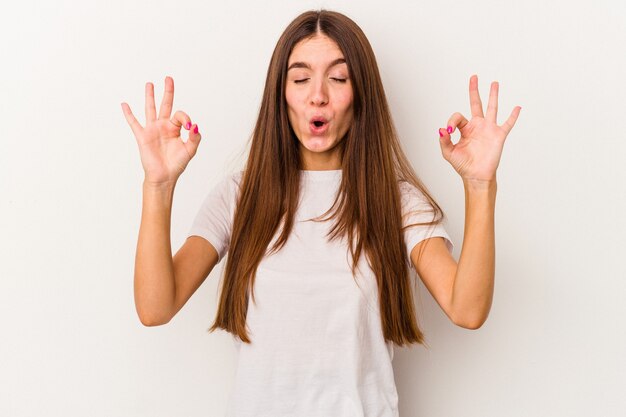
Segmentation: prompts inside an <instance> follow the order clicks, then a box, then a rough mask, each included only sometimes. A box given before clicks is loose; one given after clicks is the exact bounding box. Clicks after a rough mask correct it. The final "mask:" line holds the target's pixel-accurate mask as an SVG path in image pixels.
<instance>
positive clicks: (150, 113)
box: [146, 82, 156, 124]
mask: <svg viewBox="0 0 626 417" xmlns="http://www.w3.org/2000/svg"><path fill="white" fill-rule="evenodd" d="M153 120H156V107H155V106H154V84H152V83H151V82H147V83H146V124H148V122H151V121H153Z"/></svg>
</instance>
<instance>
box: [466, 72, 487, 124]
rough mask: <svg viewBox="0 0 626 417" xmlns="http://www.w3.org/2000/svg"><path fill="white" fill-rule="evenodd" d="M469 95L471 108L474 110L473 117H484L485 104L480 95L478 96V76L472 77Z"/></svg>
mask: <svg viewBox="0 0 626 417" xmlns="http://www.w3.org/2000/svg"><path fill="white" fill-rule="evenodd" d="M469 95H470V108H471V110H472V117H474V116H479V117H484V116H483V103H482V101H480V94H478V76H477V75H472V76H471V77H470V83H469Z"/></svg>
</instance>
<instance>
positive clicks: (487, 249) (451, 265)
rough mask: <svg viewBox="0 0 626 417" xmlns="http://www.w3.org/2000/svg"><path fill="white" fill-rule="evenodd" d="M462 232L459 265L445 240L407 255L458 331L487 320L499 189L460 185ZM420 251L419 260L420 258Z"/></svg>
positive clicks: (488, 184) (493, 184)
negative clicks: (463, 212) (463, 223)
mask: <svg viewBox="0 0 626 417" xmlns="http://www.w3.org/2000/svg"><path fill="white" fill-rule="evenodd" d="M463 184H464V186H465V230H464V234H463V246H462V247H461V255H460V257H459V262H458V264H457V262H456V261H455V260H454V258H453V257H452V256H451V255H450V253H449V251H448V248H447V247H446V245H445V243H444V241H443V238H430V239H427V240H428V241H427V240H424V241H422V242H420V243H418V244H417V245H415V248H414V249H413V251H412V252H411V261H412V263H413V266H414V267H415V270H416V271H417V273H418V275H419V276H420V278H421V280H422V282H424V285H425V286H426V288H427V289H428V291H429V292H430V293H431V295H432V296H433V298H434V299H435V300H436V301H437V303H438V304H439V306H440V307H441V309H442V310H443V311H444V312H445V313H446V315H447V316H448V317H449V318H450V320H451V321H452V322H453V323H455V324H456V325H457V326H460V327H464V328H466V329H478V328H479V327H480V326H482V325H483V323H484V322H485V321H486V320H487V316H488V315H489V310H490V309H491V302H492V300H493V290H494V278H495V238H494V212H495V202H496V189H497V184H496V181H495V179H494V180H493V181H488V182H473V181H464V182H463ZM420 250H422V251H423V253H422V256H421V257H419V259H418V254H419V252H420Z"/></svg>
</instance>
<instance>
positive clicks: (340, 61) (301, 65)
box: [287, 58, 346, 71]
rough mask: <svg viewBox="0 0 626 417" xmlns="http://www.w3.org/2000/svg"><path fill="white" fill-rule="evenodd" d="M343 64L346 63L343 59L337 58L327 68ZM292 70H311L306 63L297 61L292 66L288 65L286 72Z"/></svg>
mask: <svg viewBox="0 0 626 417" xmlns="http://www.w3.org/2000/svg"><path fill="white" fill-rule="evenodd" d="M345 63H346V60H345V58H337V59H335V60H334V61H333V62H331V63H330V65H329V66H328V68H330V67H334V66H335V65H339V64H345ZM292 68H307V69H311V66H310V65H309V64H307V63H306V62H300V61H297V62H294V63H293V64H291V65H289V68H287V71H289V70H290V69H292Z"/></svg>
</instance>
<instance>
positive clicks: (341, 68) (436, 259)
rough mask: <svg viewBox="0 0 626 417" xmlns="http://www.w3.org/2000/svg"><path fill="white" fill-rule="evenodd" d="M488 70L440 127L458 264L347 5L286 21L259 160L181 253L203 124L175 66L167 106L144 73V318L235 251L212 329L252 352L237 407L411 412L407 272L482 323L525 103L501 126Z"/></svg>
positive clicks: (458, 318)
mask: <svg viewBox="0 0 626 417" xmlns="http://www.w3.org/2000/svg"><path fill="white" fill-rule="evenodd" d="M477 82H478V81H477V77H476V76H472V77H471V78H470V83H469V93H470V104H471V112H472V118H471V120H470V121H468V120H467V119H466V118H465V117H464V116H463V115H462V114H460V113H454V114H453V115H452V116H451V117H450V119H449V120H448V123H447V128H446V129H443V128H442V129H439V136H440V145H441V150H442V154H443V157H444V158H445V159H446V160H447V161H448V162H449V163H450V164H451V165H452V166H453V168H454V169H455V170H456V172H457V173H458V174H459V175H460V176H461V178H462V180H463V184H464V186H465V203H466V215H465V231H464V237H463V246H462V250H461V255H460V258H459V261H458V263H457V262H456V261H455V259H454V258H453V257H452V255H451V252H452V243H451V241H450V239H449V237H448V234H447V233H446V231H445V229H444V228H443V226H442V220H443V212H442V210H441V208H440V207H439V206H438V205H437V203H436V202H435V201H434V199H433V198H432V197H431V196H430V195H429V193H428V192H427V190H426V187H425V186H424V185H423V184H422V183H421V182H420V181H419V179H418V178H417V176H416V175H415V173H414V171H413V169H412V167H411V165H410V163H409V161H408V160H407V158H406V157H405V155H404V153H403V151H402V147H401V145H400V142H399V140H398V138H397V136H396V133H395V130H394V127H393V124H392V121H391V117H390V114H389V108H388V105H387V101H386V98H385V93H384V90H383V86H382V83H381V79H380V75H379V72H378V68H377V64H376V61H375V57H374V53H373V52H372V49H371V46H370V44H369V42H368V41H367V38H366V37H365V35H364V34H363V32H362V31H361V29H360V28H359V27H358V26H357V25H356V24H355V23H354V22H353V21H352V20H350V19H349V18H347V17H346V16H344V15H342V14H339V13H335V12H330V11H318V12H313V11H312V12H307V13H303V14H302V15H300V16H298V17H297V18H296V19H295V20H294V21H293V22H292V23H291V24H290V25H289V26H288V27H287V29H286V30H285V31H284V33H283V34H282V36H281V37H280V39H279V41H278V44H277V45H276V48H275V50H274V53H273V55H272V58H271V62H270V65H269V69H268V73H267V79H266V84H265V91H264V94H263V99H262V104H261V109H260V113H259V117H258V121H257V123H256V126H255V129H254V133H253V137H252V140H251V147H250V152H249V155H248V159H247V163H246V165H245V168H244V170H243V171H241V172H237V173H234V174H232V175H227V176H226V177H225V178H224V179H223V181H221V182H220V183H218V184H217V185H216V186H215V187H214V188H213V190H212V191H211V192H210V193H209V194H208V196H207V198H206V199H205V201H204V203H203V205H202V207H201V208H200V211H199V212H198V215H197V217H196V218H195V220H194V222H193V225H192V227H191V230H190V232H189V237H188V238H187V240H186V242H185V243H184V245H183V246H182V247H181V248H180V250H179V251H178V252H177V253H176V255H175V256H174V257H173V258H172V255H171V245H170V216H171V206H172V198H173V193H174V188H175V185H176V182H177V180H178V178H179V177H180V175H181V174H182V172H183V171H184V169H185V167H186V166H187V164H188V163H189V161H190V160H191V158H193V156H194V155H195V154H196V151H197V149H198V145H199V143H200V137H201V135H200V132H199V130H198V126H197V124H194V123H192V120H191V118H190V116H189V115H187V114H186V113H184V112H182V111H177V112H176V113H175V114H174V115H173V116H171V111H172V103H173V95H174V84H173V80H172V79H171V78H169V77H166V79H165V94H164V97H163V101H162V103H161V107H160V111H159V114H158V116H157V114H156V109H155V103H154V87H153V85H152V84H151V83H147V84H146V126H145V127H143V126H141V125H140V124H139V123H138V122H137V120H136V119H135V117H134V116H133V114H132V112H131V110H130V108H129V107H128V105H127V104H126V103H122V108H123V111H124V114H125V117H126V120H127V121H128V123H129V125H130V127H131V129H132V131H133V133H134V135H135V137H136V139H137V143H138V145H139V150H140V155H141V161H142V165H143V168H144V171H145V180H144V184H143V211H142V219H141V228H140V231H139V241H138V245H137V255H136V264H135V302H136V306H137V312H138V315H139V317H140V319H141V322H142V323H143V324H145V325H147V326H153V325H160V324H164V323H167V322H169V321H170V320H171V319H172V317H174V315H175V314H176V313H177V312H178V311H179V310H180V309H181V308H182V306H183V305H184V304H185V303H186V302H187V300H188V299H189V298H190V297H191V295H192V294H193V293H194V292H195V291H196V289H197V288H198V287H199V286H200V285H201V284H202V282H203V281H204V280H205V278H206V277H207V276H208V275H209V273H210V272H211V270H212V269H213V267H214V266H215V265H216V264H217V263H218V262H219V261H220V260H221V259H223V258H224V256H225V255H226V253H227V252H228V254H229V255H228V258H227V260H226V265H225V268H224V276H223V281H222V282H221V291H220V302H219V308H218V312H217V315H216V318H215V322H214V324H213V326H212V327H211V329H210V331H213V330H215V329H217V328H220V329H224V330H226V331H228V332H230V333H231V334H232V335H233V338H234V340H235V342H236V346H237V348H238V352H239V362H238V363H239V365H238V368H237V375H236V380H235V386H234V390H233V394H232V396H231V399H230V415H233V416H273V417H277V416H313V415H315V416H334V417H341V416H346V417H348V416H350V417H352V416H397V415H398V410H397V403H398V398H397V392H396V386H395V383H394V377H393V368H392V365H391V361H392V359H393V345H394V344H396V345H398V346H404V345H405V344H412V343H424V340H423V335H422V332H421V331H420V329H419V327H418V325H417V321H416V314H415V310H414V304H413V292H412V282H411V279H410V273H409V272H410V268H411V267H412V268H414V269H415V270H416V272H417V274H418V275H419V277H420V278H421V279H422V281H423V282H424V284H425V285H426V287H427V288H428V290H429V291H430V293H431V294H432V295H433V297H434V298H435V300H436V301H437V303H438V304H439V305H440V306H441V308H442V309H443V311H444V312H445V314H446V315H447V316H448V317H449V318H450V320H451V321H452V322H453V323H455V324H456V325H458V326H462V327H464V328H469V329H477V328H479V327H480V326H481V325H482V323H483V322H484V321H485V320H486V318H487V315H488V313H489V309H490V306H491V301H492V295H493V283H494V269H495V267H494V252H495V247H494V208H495V196H496V169H497V167H498V163H499V160H500V155H501V152H502V148H503V145H504V141H505V138H506V136H507V134H508V133H509V132H510V130H511V129H512V128H513V125H514V123H515V121H516V119H517V117H518V115H519V111H520V109H521V108H520V107H516V108H515V109H514V110H513V112H512V113H511V115H510V117H509V118H508V120H507V121H506V122H505V123H504V124H503V125H500V126H498V125H497V123H496V113H497V107H498V105H497V101H498V83H497V82H494V83H492V85H491V92H490V96H489V103H488V105H487V111H486V115H483V106H482V103H481V100H480V97H479V94H478V87H477ZM183 126H184V127H185V129H187V130H189V139H188V140H187V141H186V142H184V141H183V140H182V139H181V136H180V134H181V128H182V127H183ZM456 129H458V130H459V132H460V134H461V138H460V141H459V142H458V143H457V144H453V143H452V142H451V139H450V135H451V133H453V132H454V131H455V130H456Z"/></svg>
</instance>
